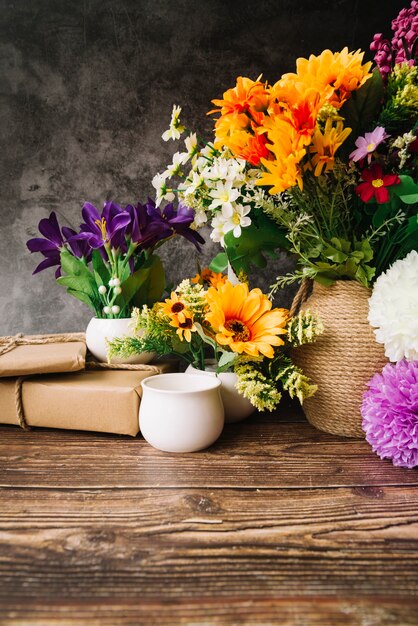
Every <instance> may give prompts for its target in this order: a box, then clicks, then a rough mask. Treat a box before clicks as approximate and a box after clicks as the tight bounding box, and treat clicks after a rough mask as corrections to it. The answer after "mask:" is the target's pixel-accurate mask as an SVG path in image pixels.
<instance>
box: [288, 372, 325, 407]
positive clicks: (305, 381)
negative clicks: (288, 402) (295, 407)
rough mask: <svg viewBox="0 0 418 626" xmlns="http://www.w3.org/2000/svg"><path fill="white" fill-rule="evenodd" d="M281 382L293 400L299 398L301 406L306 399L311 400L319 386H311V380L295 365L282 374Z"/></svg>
mask: <svg viewBox="0 0 418 626" xmlns="http://www.w3.org/2000/svg"><path fill="white" fill-rule="evenodd" d="M280 380H281V382H282V385H283V389H285V390H286V391H287V392H288V394H289V396H290V397H291V398H297V399H298V400H299V402H300V403H301V404H303V401H304V400H306V398H310V397H311V396H313V395H314V393H315V392H316V391H317V389H318V386H317V385H311V384H310V383H309V378H308V377H307V376H305V375H304V374H303V373H302V372H301V370H300V369H299V368H297V367H296V366H295V365H290V366H289V367H287V368H286V369H284V370H283V371H282V372H281V376H280Z"/></svg>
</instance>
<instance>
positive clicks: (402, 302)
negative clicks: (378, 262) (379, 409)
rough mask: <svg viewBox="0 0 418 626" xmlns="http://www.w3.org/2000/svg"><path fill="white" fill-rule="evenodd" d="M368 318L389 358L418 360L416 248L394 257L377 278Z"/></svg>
mask: <svg viewBox="0 0 418 626" xmlns="http://www.w3.org/2000/svg"><path fill="white" fill-rule="evenodd" d="M368 319H369V322H370V324H371V325H372V326H374V327H375V328H376V330H375V331H374V333H375V335H376V341H377V342H378V343H382V344H384V346H385V354H386V356H387V357H388V359H389V360H390V361H392V362H395V363H396V362H397V361H400V360H401V359H404V358H405V359H408V360H409V361H415V360H418V252H417V251H416V250H413V251H412V252H410V253H409V254H408V255H407V256H406V257H405V258H404V259H401V260H399V261H396V262H395V263H394V264H393V265H392V266H391V267H390V268H389V269H388V270H387V271H386V272H384V273H383V274H381V275H380V276H379V278H378V279H377V280H376V283H375V285H374V288H373V293H372V296H371V298H370V299H369V317H368Z"/></svg>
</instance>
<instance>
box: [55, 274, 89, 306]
mask: <svg viewBox="0 0 418 626" xmlns="http://www.w3.org/2000/svg"><path fill="white" fill-rule="evenodd" d="M57 283H59V284H60V285H64V287H68V289H71V290H73V291H81V292H83V293H85V294H86V296H88V297H89V298H91V299H92V300H95V299H96V298H97V297H98V291H97V287H96V282H95V280H94V278H93V276H92V275H91V274H89V276H88V277H87V276H60V277H59V278H57Z"/></svg>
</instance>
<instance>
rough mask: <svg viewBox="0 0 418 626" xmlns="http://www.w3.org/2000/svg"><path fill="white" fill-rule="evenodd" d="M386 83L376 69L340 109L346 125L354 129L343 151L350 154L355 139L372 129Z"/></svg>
mask: <svg viewBox="0 0 418 626" xmlns="http://www.w3.org/2000/svg"><path fill="white" fill-rule="evenodd" d="M383 94H384V85H383V80H382V76H381V74H380V72H379V71H378V70H377V69H375V70H374V72H373V74H372V76H371V77H370V78H369V79H368V80H367V81H366V82H365V83H364V85H362V86H361V87H360V89H357V90H356V91H352V92H351V96H350V98H349V100H347V102H345V103H344V104H343V106H342V107H341V109H340V113H341V115H342V116H343V117H344V120H345V121H344V126H345V127H347V126H348V127H349V128H351V129H352V133H351V135H350V136H349V137H348V139H347V141H345V142H344V144H343V146H342V149H341V152H342V153H344V155H346V156H347V155H348V153H349V152H351V150H352V148H353V147H354V143H355V140H356V139H357V137H358V136H359V135H363V134H364V133H365V132H366V131H368V130H370V129H371V127H372V124H373V122H374V121H375V119H376V118H377V115H378V113H379V111H380V108H381V102H382V98H383Z"/></svg>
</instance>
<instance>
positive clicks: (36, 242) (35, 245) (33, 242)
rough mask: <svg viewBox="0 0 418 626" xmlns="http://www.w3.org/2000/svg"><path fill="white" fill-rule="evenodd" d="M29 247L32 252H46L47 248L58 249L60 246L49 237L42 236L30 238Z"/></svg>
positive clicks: (27, 243)
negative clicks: (42, 237)
mask: <svg viewBox="0 0 418 626" xmlns="http://www.w3.org/2000/svg"><path fill="white" fill-rule="evenodd" d="M26 245H27V247H28V249H29V250H30V251H31V252H44V251H46V250H57V249H58V247H57V245H56V244H55V243H53V242H52V241H49V239H41V238H40V237H35V238H34V239H29V241H27V242H26Z"/></svg>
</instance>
